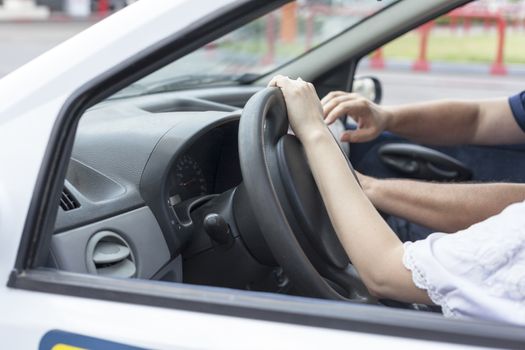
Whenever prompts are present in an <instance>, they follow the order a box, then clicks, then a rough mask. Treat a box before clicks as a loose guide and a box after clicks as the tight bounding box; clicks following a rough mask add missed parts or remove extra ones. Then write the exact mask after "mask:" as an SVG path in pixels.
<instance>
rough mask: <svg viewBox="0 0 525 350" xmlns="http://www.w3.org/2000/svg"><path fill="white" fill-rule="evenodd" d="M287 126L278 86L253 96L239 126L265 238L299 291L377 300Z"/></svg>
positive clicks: (248, 186) (248, 187) (245, 171)
mask: <svg viewBox="0 0 525 350" xmlns="http://www.w3.org/2000/svg"><path fill="white" fill-rule="evenodd" d="M288 125H289V123H288V116H287V112H286V104H285V101H284V98H283V95H282V93H281V90H280V89H278V88H266V89H264V90H262V91H259V92H258V93H256V94H255V95H254V96H253V97H252V98H250V100H249V101H248V102H247V104H246V106H245V108H244V110H243V112H242V116H241V121H240V124H239V158H240V164H241V171H242V176H243V182H244V183H243V186H244V187H245V192H246V197H247V198H248V201H249V204H250V205H251V209H252V211H253V213H254V214H255V218H256V221H257V224H258V226H259V228H260V231H261V233H262V235H263V236H264V240H265V241H266V243H267V245H268V247H269V249H270V250H271V252H272V255H273V257H274V258H275V261H276V262H277V263H278V264H279V265H280V266H281V267H282V268H283V270H284V272H285V273H286V275H287V276H288V278H290V279H291V280H292V281H293V282H294V286H295V287H296V288H297V289H298V291H299V292H300V293H301V294H304V295H308V296H312V297H319V298H325V299H337V300H350V299H351V300H357V301H361V302H369V303H373V302H376V300H375V299H374V298H373V297H371V296H370V294H369V293H368V291H367V289H366V287H365V286H364V284H363V283H362V281H361V280H360V278H359V277H358V275H357V273H356V271H355V269H354V268H353V266H352V265H351V264H350V262H349V260H348V256H347V254H346V253H345V251H344V249H343V247H342V245H341V243H340V242H339V240H338V238H337V235H336V233H335V231H334V229H333V227H332V224H331V222H330V218H329V216H328V213H327V211H326V208H325V206H324V203H323V200H322V198H321V195H320V193H319V190H318V188H317V185H316V183H315V181H314V178H313V175H312V173H311V171H310V168H309V165H308V162H307V159H306V156H305V154H304V150H303V147H302V145H301V143H300V141H299V140H298V139H297V138H296V137H295V136H294V135H291V134H289V133H288V130H289V127H288ZM341 152H342V150H341ZM343 153H344V152H343ZM345 157H346V155H345ZM349 166H350V167H351V165H350V163H349Z"/></svg>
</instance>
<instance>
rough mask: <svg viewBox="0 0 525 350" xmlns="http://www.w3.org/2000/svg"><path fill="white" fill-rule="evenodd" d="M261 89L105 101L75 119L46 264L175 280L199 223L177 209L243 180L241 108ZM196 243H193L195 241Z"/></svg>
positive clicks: (206, 246)
mask: <svg viewBox="0 0 525 350" xmlns="http://www.w3.org/2000/svg"><path fill="white" fill-rule="evenodd" d="M258 89H259V88H248V89H246V88H244V89H239V88H232V89H228V88H227V89H225V90H223V91H221V92H220V93H219V95H217V96H215V95H213V94H214V93H217V91H218V90H217V89H213V90H210V91H207V90H199V91H196V92H187V91H186V92H180V93H179V92H174V93H164V94H156V95H150V96H141V97H136V98H128V99H122V100H115V101H108V102H104V103H102V104H99V105H97V106H95V107H93V108H91V109H90V110H88V111H87V112H86V113H85V115H84V116H82V118H81V120H80V123H79V126H78V129H77V134H76V138H75V143H74V146H73V150H72V155H71V160H70V164H69V167H68V171H67V175H66V181H65V184H64V190H63V192H62V196H61V198H60V205H59V206H58V211H57V216H56V222H55V231H54V235H53V237H52V240H51V248H50V256H49V259H48V260H49V261H48V263H47V265H48V267H54V268H58V269H60V270H63V271H70V272H77V273H91V274H98V275H105V276H108V277H119V278H128V277H133V278H146V279H163V280H170V281H177V282H182V280H183V276H182V255H181V254H182V253H183V251H184V250H185V249H186V248H187V245H188V242H189V241H199V240H200V241H199V242H201V243H202V242H204V243H205V244H204V245H202V247H204V248H202V249H204V250H205V249H209V247H212V242H211V241H210V239H209V238H207V237H204V238H202V237H201V238H199V239H197V238H195V236H196V230H197V228H196V227H194V225H189V223H188V220H183V219H181V218H180V215H177V212H176V209H175V208H176V207H179V208H180V207H184V203H186V202H191V201H194V200H196V199H199V198H205V199H206V198H207V199H211V198H213V197H214V196H217V195H220V194H221V193H224V192H227V191H228V190H230V189H232V188H235V187H236V186H237V185H239V184H240V183H241V182H242V176H241V170H240V165H239V155H238V149H237V148H238V145H237V133H238V124H239V118H240V110H239V108H238V107H237V105H243V104H244V102H245V101H246V100H247V99H248V98H249V97H250V96H251V95H252V94H253V93H254V92H256V91H257V90H258ZM193 247H194V246H193Z"/></svg>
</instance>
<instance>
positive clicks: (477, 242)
mask: <svg viewBox="0 0 525 350" xmlns="http://www.w3.org/2000/svg"><path fill="white" fill-rule="evenodd" d="M404 247H405V252H404V256H403V264H404V265H405V267H406V268H407V269H409V270H410V271H411V272H412V278H413V280H414V283H415V285H416V286H417V287H418V288H422V289H425V290H426V291H427V293H428V295H429V297H430V299H431V300H432V301H433V302H434V303H435V304H437V305H440V306H441V307H442V309H443V314H444V315H445V316H447V317H456V318H466V319H484V320H491V321H498V322H507V323H514V324H520V325H525V202H522V203H516V204H513V205H510V206H509V207H507V208H506V209H505V210H504V211H503V212H501V213H500V214H498V215H496V216H493V217H491V218H489V219H487V220H485V221H483V222H480V223H478V224H475V225H473V226H471V227H469V228H468V229H465V230H463V231H459V232H458V233H455V234H444V233H433V234H431V235H430V236H428V237H427V238H426V239H424V240H421V241H416V242H407V243H405V245H404Z"/></svg>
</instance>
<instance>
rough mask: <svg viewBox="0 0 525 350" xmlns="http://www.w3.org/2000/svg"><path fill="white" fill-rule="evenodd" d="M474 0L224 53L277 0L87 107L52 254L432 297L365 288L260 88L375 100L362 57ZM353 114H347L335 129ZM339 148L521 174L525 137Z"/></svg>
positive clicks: (362, 295)
mask: <svg viewBox="0 0 525 350" xmlns="http://www.w3.org/2000/svg"><path fill="white" fill-rule="evenodd" d="M346 2H347V3H348V5H349V6H356V7H359V6H363V3H364V2H359V1H341V3H346ZM464 2H465V1H451V2H450V1H449V2H421V1H412V0H405V1H382V2H378V4H374V7H373V11H372V12H371V11H370V9H368V8H367V9H366V11H365V12H366V13H367V15H360V16H361V17H359V18H353V19H352V20H348V21H347V22H345V21H344V20H343V19H342V18H341V17H338V18H337V23H336V24H337V28H338V29H337V30H335V31H334V32H330V33H323V35H321V36H320V37H319V38H318V39H315V40H318V41H315V42H314V44H313V45H312V46H311V48H308V49H304V50H303V49H301V50H300V51H298V52H296V53H293V54H292V55H288V56H286V57H279V52H281V51H280V49H279V47H277V48H276V49H275V50H276V52H277V53H276V57H273V60H268V58H267V57H265V56H264V55H265V54H267V48H266V47H263V48H262V49H260V50H261V51H260V52H259V51H256V49H253V50H254V51H253V52H252V53H254V55H253V56H257V55H259V54H260V55H259V56H257V60H258V61H257V62H259V63H260V62H263V61H265V60H266V62H264V63H260V64H261V66H260V67H259V66H257V64H259V63H257V64H256V63H254V62H252V61H250V60H249V59H248V58H245V57H244V58H243V57H242V55H238V57H228V58H227V59H228V60H230V61H227V64H226V63H224V62H225V61H224V60H225V57H223V56H224V52H228V51H227V50H228V49H230V50H231V49H232V47H233V48H234V49H236V50H237V51H239V50H240V51H242V50H243V49H244V48H241V49H239V47H238V46H235V45H240V44H239V42H242V40H244V38H245V36H246V37H250V35H253V36H261V37H262V38H264V37H265V35H266V33H265V32H264V31H262V30H261V23H268V21H271V18H272V17H271V16H274V17H275V18H279V17H278V16H279V13H280V12H279V11H280V9H276V10H274V11H273V12H271V13H269V14H266V15H264V16H263V17H261V18H259V19H256V20H254V21H250V22H248V23H246V24H245V25H244V26H242V27H240V28H238V29H236V30H235V31H232V33H229V34H227V35H226V36H224V37H222V38H218V39H217V40H215V41H213V42H212V43H208V44H207V45H205V46H203V47H202V48H200V49H198V50H196V51H194V52H192V53H190V54H188V55H187V56H185V57H183V58H181V59H179V60H177V61H175V62H173V63H172V64H169V65H168V66H166V67H164V68H162V69H160V70H158V71H156V72H154V73H153V74H151V75H149V76H147V77H145V78H143V79H141V80H139V81H138V82H135V83H133V84H132V85H130V86H128V87H127V88H125V89H123V90H122V91H120V92H119V93H117V94H115V95H113V96H111V97H110V98H108V99H107V100H105V101H103V102H101V103H98V104H96V105H94V106H92V107H91V108H89V109H88V110H87V112H86V113H85V114H84V115H83V116H82V117H81V119H80V122H79V124H78V127H77V131H76V136H75V141H74V146H73V149H72V153H71V159H70V161H69V166H68V169H67V175H66V179H65V182H64V187H63V190H62V193H61V195H60V199H59V203H57V206H58V211H57V216H56V222H55V228H54V232H53V235H52V238H51V245H50V248H49V251H50V254H49V257H48V259H47V262H46V267H48V268H54V269H58V270H60V271H67V272H74V273H80V274H92V275H98V276H100V277H104V278H107V277H109V278H124V279H128V278H136V279H144V280H152V281H161V282H168V283H174V282H176V283H184V284H191V285H205V286H213V287H226V288H233V289H239V290H250V291H262V292H270V293H282V294H288V295H299V296H307V297H316V298H324V299H332V300H344V301H352V302H358V303H369V304H382V305H387V306H392V307H400V308H410V309H417V310H426V311H438V310H437V309H436V308H435V307H434V308H432V307H426V306H423V305H407V304H402V303H396V302H393V301H389V300H376V299H375V298H374V297H372V296H371V295H369V293H368V292H367V290H366V288H365V287H364V285H363V284H362V282H361V281H360V279H359V276H358V274H357V272H356V271H355V269H354V268H353V267H352V265H351V263H350V261H349V260H348V257H347V255H346V253H345V252H344V250H343V248H342V246H341V244H340V242H339V241H338V239H337V236H336V235H335V232H334V230H333V228H332V226H331V224H330V220H329V217H328V214H327V213H326V209H325V208H324V205H323V203H322V200H321V197H320V194H319V191H318V190H317V187H316V185H315V181H314V180H313V177H312V175H311V173H310V171H309V168H308V164H307V162H306V159H305V157H304V154H303V153H302V149H301V145H300V143H299V142H298V141H297V139H296V138H295V137H294V136H293V135H292V134H290V132H289V130H288V124H287V120H286V113H285V105H284V102H283V99H282V96H281V95H280V93H279V91H278V90H277V89H268V88H266V87H265V86H266V84H267V82H268V81H269V79H270V78H271V77H272V76H273V75H274V74H276V73H280V74H284V75H289V76H295V77H297V76H300V77H302V78H303V79H304V80H308V81H312V82H313V83H314V85H315V87H316V89H317V91H318V94H319V96H321V97H322V96H324V95H325V94H326V93H328V92H329V91H332V90H345V91H351V90H352V87H353V91H360V92H361V93H362V94H364V95H367V96H368V97H370V98H371V99H373V100H375V101H376V102H378V103H379V102H380V99H381V83H380V82H379V81H377V80H376V79H371V78H370V77H354V75H355V71H356V68H357V65H358V64H359V61H360V60H361V59H362V58H363V57H365V56H366V55H367V54H368V53H369V52H371V51H372V50H373V49H375V48H376V47H378V46H379V45H381V44H383V43H385V42H387V41H389V40H392V39H394V38H395V37H397V36H399V35H401V34H403V33H404V32H406V31H408V30H410V29H412V28H414V27H415V26H417V25H419V24H422V23H424V22H425V21H426V20H428V19H430V18H432V17H435V16H437V15H439V14H442V13H444V12H446V11H448V10H450V9H452V8H453V7H455V6H458V5H459V4H462V3H464ZM365 3H366V2H365ZM334 6H335V5H334ZM407 8H410V13H408V12H407V11H406V9H407ZM367 11H368V12H367ZM269 18H270V19H269ZM379 23H381V24H382V25H377V24H379ZM334 25H335V24H334ZM246 40H248V39H246ZM261 40H263V39H261ZM232 45H233V46H232ZM217 47H219V50H217V49H216V48H217ZM221 50H223V51H224V52H222V51H221ZM247 50H249V49H247ZM247 52H249V51H247ZM195 60H201V61H202V62H208V63H209V67H208V66H207V67H208V68H209V69H204V68H203V67H202V66H198V65H195V66H198V67H194V66H192V62H193V61H195ZM233 61H236V65H234V64H233V63H232V62H233ZM270 61H271V62H270ZM199 62H200V61H199ZM208 63H207V64H208ZM255 66H257V67H255ZM184 67H189V68H187V69H186V70H185V69H184ZM254 67H255V68H256V69H254ZM181 71H182V73H183V74H182V73H181ZM199 72H200V73H199ZM202 72H206V74H202ZM231 72H233V73H231ZM226 73H228V74H226ZM370 85H371V86H372V88H370ZM363 86H365V87H366V86H368V88H364V87H363ZM360 89H362V91H361V90H360ZM367 89H368V90H367ZM348 127H349V125H348V120H342V121H340V122H338V123H336V124H335V126H334V127H333V132H334V134H335V135H337V134H338V133H340V132H341V131H342V130H344V129H345V128H348ZM341 149H342V151H343V152H344V153H345V154H346V155H347V157H348V159H349V164H351V165H350V166H352V165H353V166H354V167H355V169H357V170H359V171H361V172H363V173H366V174H369V175H371V176H379V175H380V176H384V174H388V176H391V177H406V178H417V179H423V180H432V181H497V180H506V181H515V182H521V181H523V180H524V175H522V174H520V173H518V172H515V171H514V169H515V167H516V164H521V162H523V160H522V159H523V157H522V152H523V148H522V147H509V146H501V147H500V146H495V147H474V146H469V145H465V146H461V147H433V146H428V145H417V144H414V143H412V142H410V141H408V140H404V139H401V138H399V137H397V136H395V135H392V134H386V133H385V134H384V135H382V136H381V137H380V138H379V139H377V140H374V141H372V142H368V143H364V144H358V145H352V146H351V148H350V149H349V148H348V145H345V144H341Z"/></svg>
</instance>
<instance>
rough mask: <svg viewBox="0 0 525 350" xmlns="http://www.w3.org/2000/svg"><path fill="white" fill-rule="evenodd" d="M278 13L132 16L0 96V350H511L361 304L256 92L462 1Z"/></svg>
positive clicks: (208, 6) (516, 332) (295, 151)
mask: <svg viewBox="0 0 525 350" xmlns="http://www.w3.org/2000/svg"><path fill="white" fill-rule="evenodd" d="M286 3H287V2H286V1H276V0H267V1H256V0H242V1H241V0H213V1H212V0H200V1H199V2H196V1H189V0H181V1H165V0H148V1H146V0H143V1H138V2H136V3H134V4H133V5H131V6H129V7H127V8H125V9H124V10H122V11H120V12H118V13H116V14H115V15H113V16H111V17H109V18H107V19H105V20H103V21H102V22H100V23H97V24H96V25H94V26H93V27H91V28H89V29H88V30H86V31H85V32H83V33H81V34H79V35H77V36H75V37H74V38H72V39H70V40H68V41H66V42H64V43H63V44H61V45H60V46H58V47H56V48H54V49H52V50H51V51H49V52H47V53H46V54H44V55H42V56H41V57H39V58H37V59H35V60H34V61H32V62H30V63H29V64H27V65H25V66H24V67H22V68H20V69H18V70H17V71H15V72H14V73H12V74H10V75H8V76H7V77H5V78H3V79H2V80H1V81H0V96H2V103H1V104H0V143H1V145H2V151H1V152H0V162H1V163H0V164H2V171H1V172H0V276H1V278H2V283H1V286H0V314H1V316H0V340H1V348H3V349H4V348H5V349H7V348H12V349H35V348H39V349H78V348H89V349H136V348H149V349H153V348H154V349H190V348H191V349H247V348H250V349H282V348H286V349H318V348H320V347H323V348H335V347H345V348H352V349H387V348H391V349H394V348H395V349H399V348H403V349H407V350H408V349H422V348H424V349H455V348H469V349H470V348H476V347H477V348H525V333H524V332H523V329H522V328H520V327H514V326H508V325H501V324H494V323H485V322H476V321H459V320H452V319H445V318H444V317H443V316H442V315H441V314H440V313H439V312H434V311H435V310H432V309H431V308H427V307H425V306H421V305H405V304H400V303H393V302H389V301H378V300H375V299H374V298H372V297H371V296H370V295H368V293H367V291H366V288H364V287H363V285H362V283H361V282H360V280H359V277H358V276H357V274H356V273H355V271H354V270H353V268H352V266H351V265H349V262H348V258H347V257H346V255H345V253H344V251H343V250H342V248H341V246H340V244H339V242H338V241H337V239H336V236H335V234H334V233H333V229H332V228H331V226H330V223H329V220H328V217H327V214H326V211H325V209H324V206H323V204H322V201H321V200H320V197H319V194H318V192H317V190H316V187H315V184H314V183H313V179H312V177H311V175H310V173H309V170H308V167H307V164H306V162H305V161H304V158H303V156H302V154H301V149H300V145H299V144H298V143H297V142H296V140H295V139H294V138H293V136H290V135H288V133H287V131H288V124H287V121H286V118H285V113H283V112H284V108H283V101H282V97H281V95H280V93H279V92H278V90H272V89H265V86H266V84H267V82H268V81H269V79H270V78H271V77H272V76H273V75H274V74H277V73H280V74H285V75H290V76H301V77H302V78H303V79H305V80H308V81H313V82H315V85H316V87H317V89H318V91H319V93H320V95H322V94H324V93H326V92H327V91H330V90H334V89H338V90H345V89H346V90H349V89H351V87H352V80H353V76H354V72H355V67H356V64H357V62H358V61H359V60H360V59H361V57H363V56H364V55H366V54H367V53H369V52H371V51H373V50H374V49H375V48H377V47H379V46H380V45H382V44H384V43H386V42H388V41H389V40H392V39H394V38H395V37H397V36H399V35H401V34H402V33H404V32H406V31H408V30H410V29H412V28H414V27H415V26H417V25H419V24H421V23H423V22H425V21H427V20H429V19H432V18H435V17H437V16H439V15H440V14H443V13H445V12H446V11H449V10H451V9H453V8H454V7H457V6H460V5H462V4H464V3H466V1H458V0H428V1H420V0H401V1H381V2H375V1H373V0H369V1H358V0H354V1H350V0H348V1H338V2H337V3H335V4H332V5H330V3H329V2H326V1H323V2H319V3H315V2H312V1H310V2H306V1H303V2H300V3H299V4H298V5H297V6H299V10H298V11H297V13H299V14H300V15H301V16H302V17H301V18H300V19H299V24H300V25H301V26H306V27H308V26H310V27H308V28H310V29H308V30H305V31H302V32H301V33H294V32H293V31H292V32H291V33H290V32H286V30H289V28H290V27H289V23H288V22H287V24H286V23H285V22H286V21H289V19H288V18H287V17H286V16H287V15H282V16H281V14H286V13H289V12H287V11H289V7H287V8H286V9H284V10H283V9H281V7H282V6H284V5H285V4H286ZM289 6H290V5H289ZM291 6H294V5H291ZM343 9H344V10H345V11H342V10H343ZM339 10H341V11H342V12H338V11H339ZM315 11H317V12H315ZM323 11H328V12H323ZM323 13H324V15H323ZM327 13H328V14H329V16H327ZM313 14H317V15H318V16H319V17H315V16H313ZM312 16H313V17H312ZM259 17H261V19H258V18H259ZM312 18H313V19H312ZM320 18H324V19H322V20H321V19H320ZM323 21H324V22H323ZM262 23H264V24H265V25H262ZM277 23H280V24H281V27H279V26H278V25H277ZM287 26H288V27H287ZM286 28H288V29H286ZM285 32H286V33H285ZM304 33H306V34H304ZM303 34H304V37H302V36H301V35H303ZM290 38H291V39H293V40H295V41H293V40H291V41H289V40H290ZM301 40H303V41H302V43H303V44H301V45H297V44H296V43H297V42H301ZM365 85H366V84H365ZM254 94H256V95H254ZM252 96H253V97H252ZM250 98H251V99H250ZM370 258H371V259H373V257H370ZM387 305H388V306H387Z"/></svg>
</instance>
